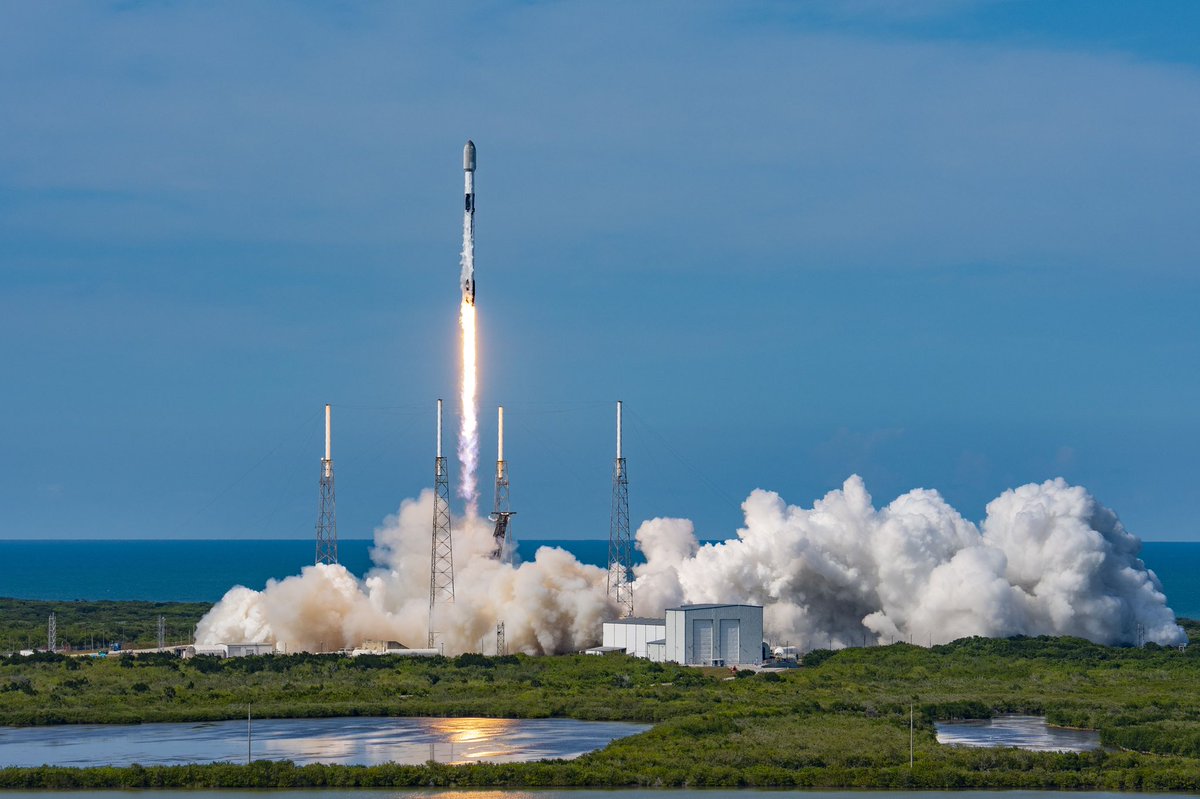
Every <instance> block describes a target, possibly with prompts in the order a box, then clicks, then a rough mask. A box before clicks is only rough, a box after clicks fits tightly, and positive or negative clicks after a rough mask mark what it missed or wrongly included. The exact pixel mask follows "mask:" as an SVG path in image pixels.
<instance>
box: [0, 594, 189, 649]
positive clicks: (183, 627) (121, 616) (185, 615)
mask: <svg viewBox="0 0 1200 799" xmlns="http://www.w3.org/2000/svg"><path fill="white" fill-rule="evenodd" d="M211 607H212V605H210V604H208V603H206V602H110V601H98V602H83V601H76V602H41V601H38V600H33V599H3V598H0V654H8V653H10V652H19V651H20V650H22V649H34V648H37V649H45V647H46V643H47V638H46V626H47V621H48V620H49V618H50V614H51V613H53V614H55V617H56V619H55V620H56V625H57V627H58V641H59V645H60V646H66V647H69V648H71V649H75V650H80V649H88V648H91V647H99V648H104V647H106V646H107V645H108V644H110V643H121V644H122V645H123V646H124V647H126V648H131V649H132V648H139V647H152V646H155V645H156V644H157V642H158V617H159V616H162V617H164V619H165V626H166V632H167V640H168V641H171V642H178V641H190V640H191V637H192V631H193V630H194V629H195V628H196V622H198V621H200V617H201V616H203V615H204V614H205V613H207V612H208V610H209V608H211Z"/></svg>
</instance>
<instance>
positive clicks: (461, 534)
mask: <svg viewBox="0 0 1200 799" xmlns="http://www.w3.org/2000/svg"><path fill="white" fill-rule="evenodd" d="M432 523H433V491H431V490H428V489H427V490H425V491H423V492H422V493H421V496H420V497H419V498H418V499H415V500H406V501H405V502H404V503H402V504H401V506H400V510H399V511H398V512H397V513H396V514H395V515H393V516H389V517H388V518H387V519H386V520H385V521H384V523H383V525H382V526H380V527H379V528H378V529H377V530H376V531H375V547H374V548H373V549H372V551H371V557H372V560H373V561H374V562H375V563H376V564H377V566H376V568H374V569H372V570H371V571H370V572H369V573H368V574H367V575H366V577H365V578H364V579H363V580H361V581H359V580H358V579H356V578H355V577H354V576H353V575H351V574H350V573H349V572H348V571H347V570H346V569H345V567H343V566H341V565H327V564H319V565H316V566H306V567H305V568H304V569H303V570H302V571H301V573H300V574H299V575H298V576H295V577H288V578H286V579H284V580H280V581H274V580H272V581H270V582H268V583H267V585H266V587H265V588H264V589H263V590H262V591H252V590H250V589H248V588H244V587H241V586H238V587H235V588H233V589H230V591H229V592H228V593H226V595H225V596H224V598H222V599H221V601H220V602H219V603H217V605H215V606H214V607H213V609H212V610H211V611H209V612H208V614H206V615H205V616H204V618H203V619H201V620H200V624H199V625H198V627H197V629H196V640H197V642H199V643H223V642H231V641H261V642H270V643H275V644H277V645H280V646H284V647H286V648H287V650H288V651H300V650H304V651H321V650H332V649H340V648H347V647H355V646H357V645H358V644H360V643H361V642H362V641H364V640H368V639H389V640H397V641H400V642H402V643H403V644H405V645H406V646H409V647H412V648H424V647H425V646H426V644H427V637H428V630H429V570H430V563H429V560H430V536H431V528H432ZM453 537H454V567H455V570H454V571H455V580H454V583H455V600H454V603H453V604H443V605H439V606H438V613H437V616H436V617H435V619H434V628H435V630H436V631H437V641H438V643H439V644H443V645H444V646H445V651H446V653H447V654H455V653H458V652H466V651H479V650H480V649H482V650H483V651H485V652H488V653H491V652H492V651H494V648H495V635H496V624H497V622H500V621H502V622H504V627H505V641H506V644H507V647H508V649H509V651H512V652H526V653H529V654H546V653H552V652H569V651H574V650H578V649H582V648H584V647H586V646H589V645H591V644H593V643H595V640H596V638H597V637H598V635H599V631H600V623H601V621H603V620H604V619H606V618H610V617H612V616H613V615H615V613H616V606H615V605H613V604H612V603H610V602H609V601H608V598H607V596H606V595H605V575H606V572H605V570H604V569H601V568H597V567H595V566H588V565H584V564H581V563H579V562H578V561H577V560H575V558H574V557H572V556H571V555H570V554H569V553H567V552H565V551H563V550H561V549H557V548H552V547H542V548H540V549H539V550H538V551H537V554H536V555H535V557H534V559H533V560H532V561H530V562H527V563H521V564H519V565H509V564H506V563H501V562H499V561H496V560H493V559H492V558H491V557H490V553H491V551H492V546H493V540H492V528H491V525H490V524H489V523H488V522H486V521H483V520H481V519H479V518H467V519H462V518H455V519H454V523H453ZM481 642H482V643H483V646H482V647H481Z"/></svg>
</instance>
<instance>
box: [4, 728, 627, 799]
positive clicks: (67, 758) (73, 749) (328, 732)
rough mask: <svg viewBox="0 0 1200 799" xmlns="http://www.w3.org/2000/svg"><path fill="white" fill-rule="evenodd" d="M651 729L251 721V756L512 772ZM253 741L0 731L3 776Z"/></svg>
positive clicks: (95, 731)
mask: <svg viewBox="0 0 1200 799" xmlns="http://www.w3.org/2000/svg"><path fill="white" fill-rule="evenodd" d="M648 729H650V727H649V725H645V724H626V723H620V722H595V721H575V720H573V719H483V718H454V719H443V718H375V717H357V718H330V719H255V720H254V721H253V722H252V724H251V725H250V735H249V749H250V755H251V757H252V758H253V759H255V760H292V761H294V762H296V763H297V764H301V765H303V764H307V763H339V764H343V765H376V764H379V763H388V762H395V763H404V764H419V763H425V762H426V761H429V760H435V761H437V762H439V763H471V762H474V761H477V760H484V761H489V762H493V763H514V762H522V761H529V760H542V759H545V758H572V757H578V756H579V755H582V754H584V753H585V752H591V751H593V750H595V749H600V748H602V747H604V746H607V745H608V743H609V742H610V741H613V740H614V739H617V738H624V737H625V736H628V735H635V734H637V733H639V732H643V731H645V730H648ZM247 737H248V736H247V724H246V721H245V720H241V721H217V722H202V723H184V724H78V725H67V726H55V727H0V767H3V766H26V767H32V766H41V765H55V766H78V767H88V766H107V765H116V766H124V765H130V764H133V763H140V764H142V765H143V766H149V765H170V764H178V763H211V762H214V761H230V762H235V763H244V762H246V755H247ZM222 795H223V796H229V794H222Z"/></svg>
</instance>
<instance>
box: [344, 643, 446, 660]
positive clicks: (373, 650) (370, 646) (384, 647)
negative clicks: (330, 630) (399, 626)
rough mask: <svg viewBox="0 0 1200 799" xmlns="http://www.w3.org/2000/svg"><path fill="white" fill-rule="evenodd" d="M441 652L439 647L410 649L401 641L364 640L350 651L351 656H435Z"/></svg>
mask: <svg viewBox="0 0 1200 799" xmlns="http://www.w3.org/2000/svg"><path fill="white" fill-rule="evenodd" d="M438 654H441V653H440V652H439V651H438V650H437V649H409V648H408V647H407V646H405V645H404V644H402V643H400V642H399V641H363V642H362V643H361V644H359V645H358V647H357V648H356V649H353V650H351V651H350V656H351V657H358V656H359V655H406V656H408V657H433V656H434V655H438Z"/></svg>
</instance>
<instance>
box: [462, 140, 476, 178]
mask: <svg viewBox="0 0 1200 799" xmlns="http://www.w3.org/2000/svg"><path fill="white" fill-rule="evenodd" d="M463 169H464V170H465V171H467V172H474V171H475V142H473V141H471V140H470V139H467V145H466V146H465V147H463Z"/></svg>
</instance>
